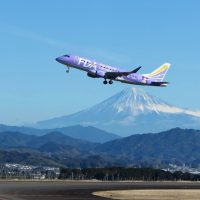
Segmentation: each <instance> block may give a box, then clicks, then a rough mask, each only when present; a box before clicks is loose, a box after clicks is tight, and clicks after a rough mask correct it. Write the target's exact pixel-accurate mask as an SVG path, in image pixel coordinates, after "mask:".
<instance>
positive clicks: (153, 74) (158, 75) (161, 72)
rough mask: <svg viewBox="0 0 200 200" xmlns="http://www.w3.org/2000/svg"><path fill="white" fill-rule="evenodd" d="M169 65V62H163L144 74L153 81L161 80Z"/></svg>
mask: <svg viewBox="0 0 200 200" xmlns="http://www.w3.org/2000/svg"><path fill="white" fill-rule="evenodd" d="M170 65H171V64H170V63H164V64H163V65H161V66H160V67H159V68H157V69H156V70H154V71H153V72H151V73H150V74H145V76H146V77H148V78H151V79H153V80H154V81H155V82H162V81H163V79H164V77H165V75H166V74H167V71H168V69H169V67H170Z"/></svg>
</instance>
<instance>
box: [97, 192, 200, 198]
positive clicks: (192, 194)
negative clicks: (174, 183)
mask: <svg viewBox="0 0 200 200" xmlns="http://www.w3.org/2000/svg"><path fill="white" fill-rule="evenodd" d="M93 194H94V195H97V196H101V197H106V198H110V199H121V200H200V189H197V190H189V189H182V190H171V189H170V190H121V191H120V190H118V191H102V192H94V193H93Z"/></svg>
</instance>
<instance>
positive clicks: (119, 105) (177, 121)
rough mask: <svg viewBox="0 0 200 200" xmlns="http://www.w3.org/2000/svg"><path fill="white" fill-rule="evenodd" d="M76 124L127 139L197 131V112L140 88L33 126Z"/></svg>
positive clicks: (131, 89) (198, 119)
mask: <svg viewBox="0 0 200 200" xmlns="http://www.w3.org/2000/svg"><path fill="white" fill-rule="evenodd" d="M77 124H80V125H83V126H94V127H96V128H100V129H103V130H105V131H108V132H111V133H116V134H118V135H120V136H128V135H133V134H140V133H149V132H159V131H164V130H168V129H171V128H175V127H181V128H194V129H199V128H200V112H199V111H192V110H188V109H182V108H179V107H176V106H173V105H170V104H168V103H166V102H165V101H163V100H161V99H159V98H157V97H155V96H152V95H150V94H148V93H146V92H145V91H144V90H141V89H136V88H127V89H125V90H122V91H121V92H119V93H117V94H116V95H114V96H112V97H110V98H108V99H106V100H105V101H103V102H101V103H99V104H97V105H95V106H92V107H90V108H88V109H86V110H82V111H80V112H77V113H74V114H71V115H66V116H62V117H57V118H52V119H49V120H44V121H39V122H38V123H37V124H36V127H38V128H60V127H66V126H73V125H77Z"/></svg>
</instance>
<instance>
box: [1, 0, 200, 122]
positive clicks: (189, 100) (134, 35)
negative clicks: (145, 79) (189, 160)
mask: <svg viewBox="0 0 200 200" xmlns="http://www.w3.org/2000/svg"><path fill="white" fill-rule="evenodd" d="M199 7H200V1H198V0H196V1H195V0H190V1H184V0H176V1H174V0H168V1H162V0H151V1H150V0H137V1H136V0H135V1H134V0H130V1H128V0H125V1H124V0H118V1H116V0H113V1H112V0H101V1H97V0H85V1H83V0H80V1H78V0H73V1H67V0H63V1H62V0H57V1H48V0H43V1H40V0H34V1H26V0H16V1H14V0H12V1H11V0H6V1H0V27H1V28H0V52H1V54H0V58H1V64H0V72H1V73H0V123H5V124H23V123H32V122H35V121H38V120H42V119H48V118H51V117H56V116H62V115H65V114H70V113H73V112H76V111H79V110H81V109H84V108H87V107H89V106H91V105H94V104H96V103H98V102H100V101H102V100H104V99H105V98H108V97H109V96H111V95H113V94H115V93H116V92H118V91H120V90H122V89H124V88H127V87H132V86H131V85H126V84H121V83H118V82H115V83H114V84H113V85H112V86H108V85H107V86H105V85H103V84H102V81H103V80H102V79H98V80H96V79H90V78H87V76H86V74H85V73H83V72H81V71H78V70H75V69H72V70H71V71H70V74H66V73H65V67H64V66H62V65H60V64H59V63H56V61H55V60H54V59H55V57H58V56H60V55H63V54H66V53H68V54H75V55H81V56H84V57H88V58H90V59H95V60H97V61H101V62H103V63H105V64H109V65H115V66H119V67H121V68H125V69H127V70H131V69H133V68H136V67H137V66H140V65H141V66H143V68H142V70H141V71H140V72H141V73H148V72H151V71H152V70H153V69H155V68H157V67H158V66H160V65H161V64H162V63H164V62H170V63H171V64H172V66H171V69H170V70H169V72H168V74H167V76H166V79H167V80H168V81H169V82H171V84H170V85H169V87H167V88H154V87H153V88H150V87H148V88H147V87H143V89H144V90H145V91H147V92H149V93H151V94H153V95H156V96H158V97H160V98H162V99H164V100H165V101H167V102H169V103H171V104H174V105H176V106H180V107H184V108H191V109H197V110H200V92H199V89H200V83H199V74H200V66H199V65H200V64H199V63H200V56H199V55H200V38H199V36H200V23H199V22H200V12H199ZM137 87H138V86H137Z"/></svg>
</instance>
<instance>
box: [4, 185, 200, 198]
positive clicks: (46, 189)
mask: <svg viewBox="0 0 200 200" xmlns="http://www.w3.org/2000/svg"><path fill="white" fill-rule="evenodd" d="M129 189H135V190H136V189H137V190H138V189H200V182H93V181H73V182H72V181H0V200H20V199H21V200H22V199H23V200H24V199H27V200H29V199H30V200H33V199H34V200H47V199H48V200H64V199H70V200H72V199H73V200H79V199H80V200H83V199H89V200H91V199H92V200H93V199H94V200H96V199H99V200H101V199H107V198H103V197H97V196H94V195H92V193H93V192H95V191H106V190H129Z"/></svg>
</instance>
